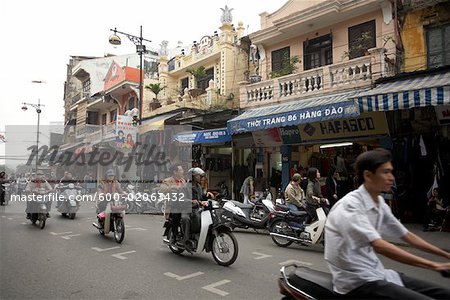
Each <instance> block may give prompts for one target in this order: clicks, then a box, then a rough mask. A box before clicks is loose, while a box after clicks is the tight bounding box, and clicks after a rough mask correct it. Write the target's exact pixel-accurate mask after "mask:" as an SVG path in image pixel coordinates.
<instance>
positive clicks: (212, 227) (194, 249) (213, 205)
mask: <svg viewBox="0 0 450 300" xmlns="http://www.w3.org/2000/svg"><path fill="white" fill-rule="evenodd" d="M217 209H219V205H218V203H217V202H216V201H211V200H210V201H208V205H207V206H205V207H203V208H200V209H199V210H198V211H197V213H196V217H195V218H193V219H191V228H190V235H191V236H190V239H189V240H188V242H189V243H190V247H189V252H191V253H192V254H194V253H195V254H200V253H201V252H203V250H204V251H206V252H211V253H212V256H213V258H214V260H215V261H216V263H217V264H219V265H221V266H229V265H231V264H233V263H234V262H235V261H236V259H237V256H238V252H239V249H238V243H237V240H236V238H235V237H234V235H233V233H232V232H231V228H230V227H228V226H227V225H226V224H225V223H223V222H222V220H221V219H220V217H219V214H218V213H216V210H217ZM164 228H165V231H164V234H163V236H165V237H166V238H165V239H163V242H164V243H165V244H166V245H168V247H169V249H170V250H171V251H172V252H173V253H176V254H181V253H183V252H184V251H185V250H187V249H186V248H185V245H184V244H183V242H182V240H183V237H182V235H181V234H179V235H178V236H176V237H174V238H173V239H172V221H171V219H169V220H167V221H166V222H165V223H164ZM179 229H180V228H179ZM178 232H181V231H180V230H179V231H178ZM171 240H172V242H171Z"/></svg>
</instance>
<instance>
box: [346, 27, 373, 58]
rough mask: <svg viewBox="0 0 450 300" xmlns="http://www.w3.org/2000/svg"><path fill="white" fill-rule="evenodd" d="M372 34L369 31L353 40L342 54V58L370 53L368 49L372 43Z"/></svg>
mask: <svg viewBox="0 0 450 300" xmlns="http://www.w3.org/2000/svg"><path fill="white" fill-rule="evenodd" d="M371 41H372V34H371V33H370V32H369V31H365V32H363V33H361V35H360V36H359V37H357V38H355V39H354V40H353V43H352V44H351V45H350V44H349V49H348V51H344V53H343V54H342V60H344V58H348V59H353V58H357V57H361V56H365V55H369V51H367V50H368V49H369V48H370V47H371V46H372V45H371V44H370V42H371Z"/></svg>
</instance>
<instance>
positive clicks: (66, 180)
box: [56, 171, 76, 208]
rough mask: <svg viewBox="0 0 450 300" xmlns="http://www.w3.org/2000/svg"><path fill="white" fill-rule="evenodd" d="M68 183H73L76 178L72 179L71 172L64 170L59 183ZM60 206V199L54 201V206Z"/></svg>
mask: <svg viewBox="0 0 450 300" xmlns="http://www.w3.org/2000/svg"><path fill="white" fill-rule="evenodd" d="M69 183H73V184H75V183H76V180H75V179H73V177H72V173H70V172H69V171H65V172H64V176H63V177H62V178H61V180H60V181H59V184H61V185H66V184H69ZM60 206H61V201H57V202H56V208H59V207H60Z"/></svg>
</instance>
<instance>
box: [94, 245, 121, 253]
mask: <svg viewBox="0 0 450 300" xmlns="http://www.w3.org/2000/svg"><path fill="white" fill-rule="evenodd" d="M117 248H120V247H119V246H115V247H111V248H104V249H102V248H99V247H92V248H91V249H92V250H95V251H98V252H103V251H108V250H113V249H117Z"/></svg>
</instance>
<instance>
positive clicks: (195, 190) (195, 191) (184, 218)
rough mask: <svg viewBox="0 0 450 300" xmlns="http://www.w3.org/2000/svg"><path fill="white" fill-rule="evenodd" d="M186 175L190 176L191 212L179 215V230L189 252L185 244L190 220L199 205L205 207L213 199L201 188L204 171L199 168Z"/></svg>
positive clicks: (190, 170)
mask: <svg viewBox="0 0 450 300" xmlns="http://www.w3.org/2000/svg"><path fill="white" fill-rule="evenodd" d="M188 174H190V175H191V176H192V212H189V213H186V212H185V213H182V214H181V230H182V232H183V243H184V246H185V248H186V250H188V251H189V250H190V248H191V247H190V245H189V243H187V241H188V240H189V235H190V229H191V219H192V217H193V214H195V213H196V212H197V210H198V208H199V205H202V206H204V205H206V204H207V202H206V200H207V199H214V195H213V194H212V193H211V192H207V193H204V192H203V189H202V186H201V183H200V182H201V179H202V177H203V176H205V171H203V170H202V169H200V168H191V169H189V171H188Z"/></svg>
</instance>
